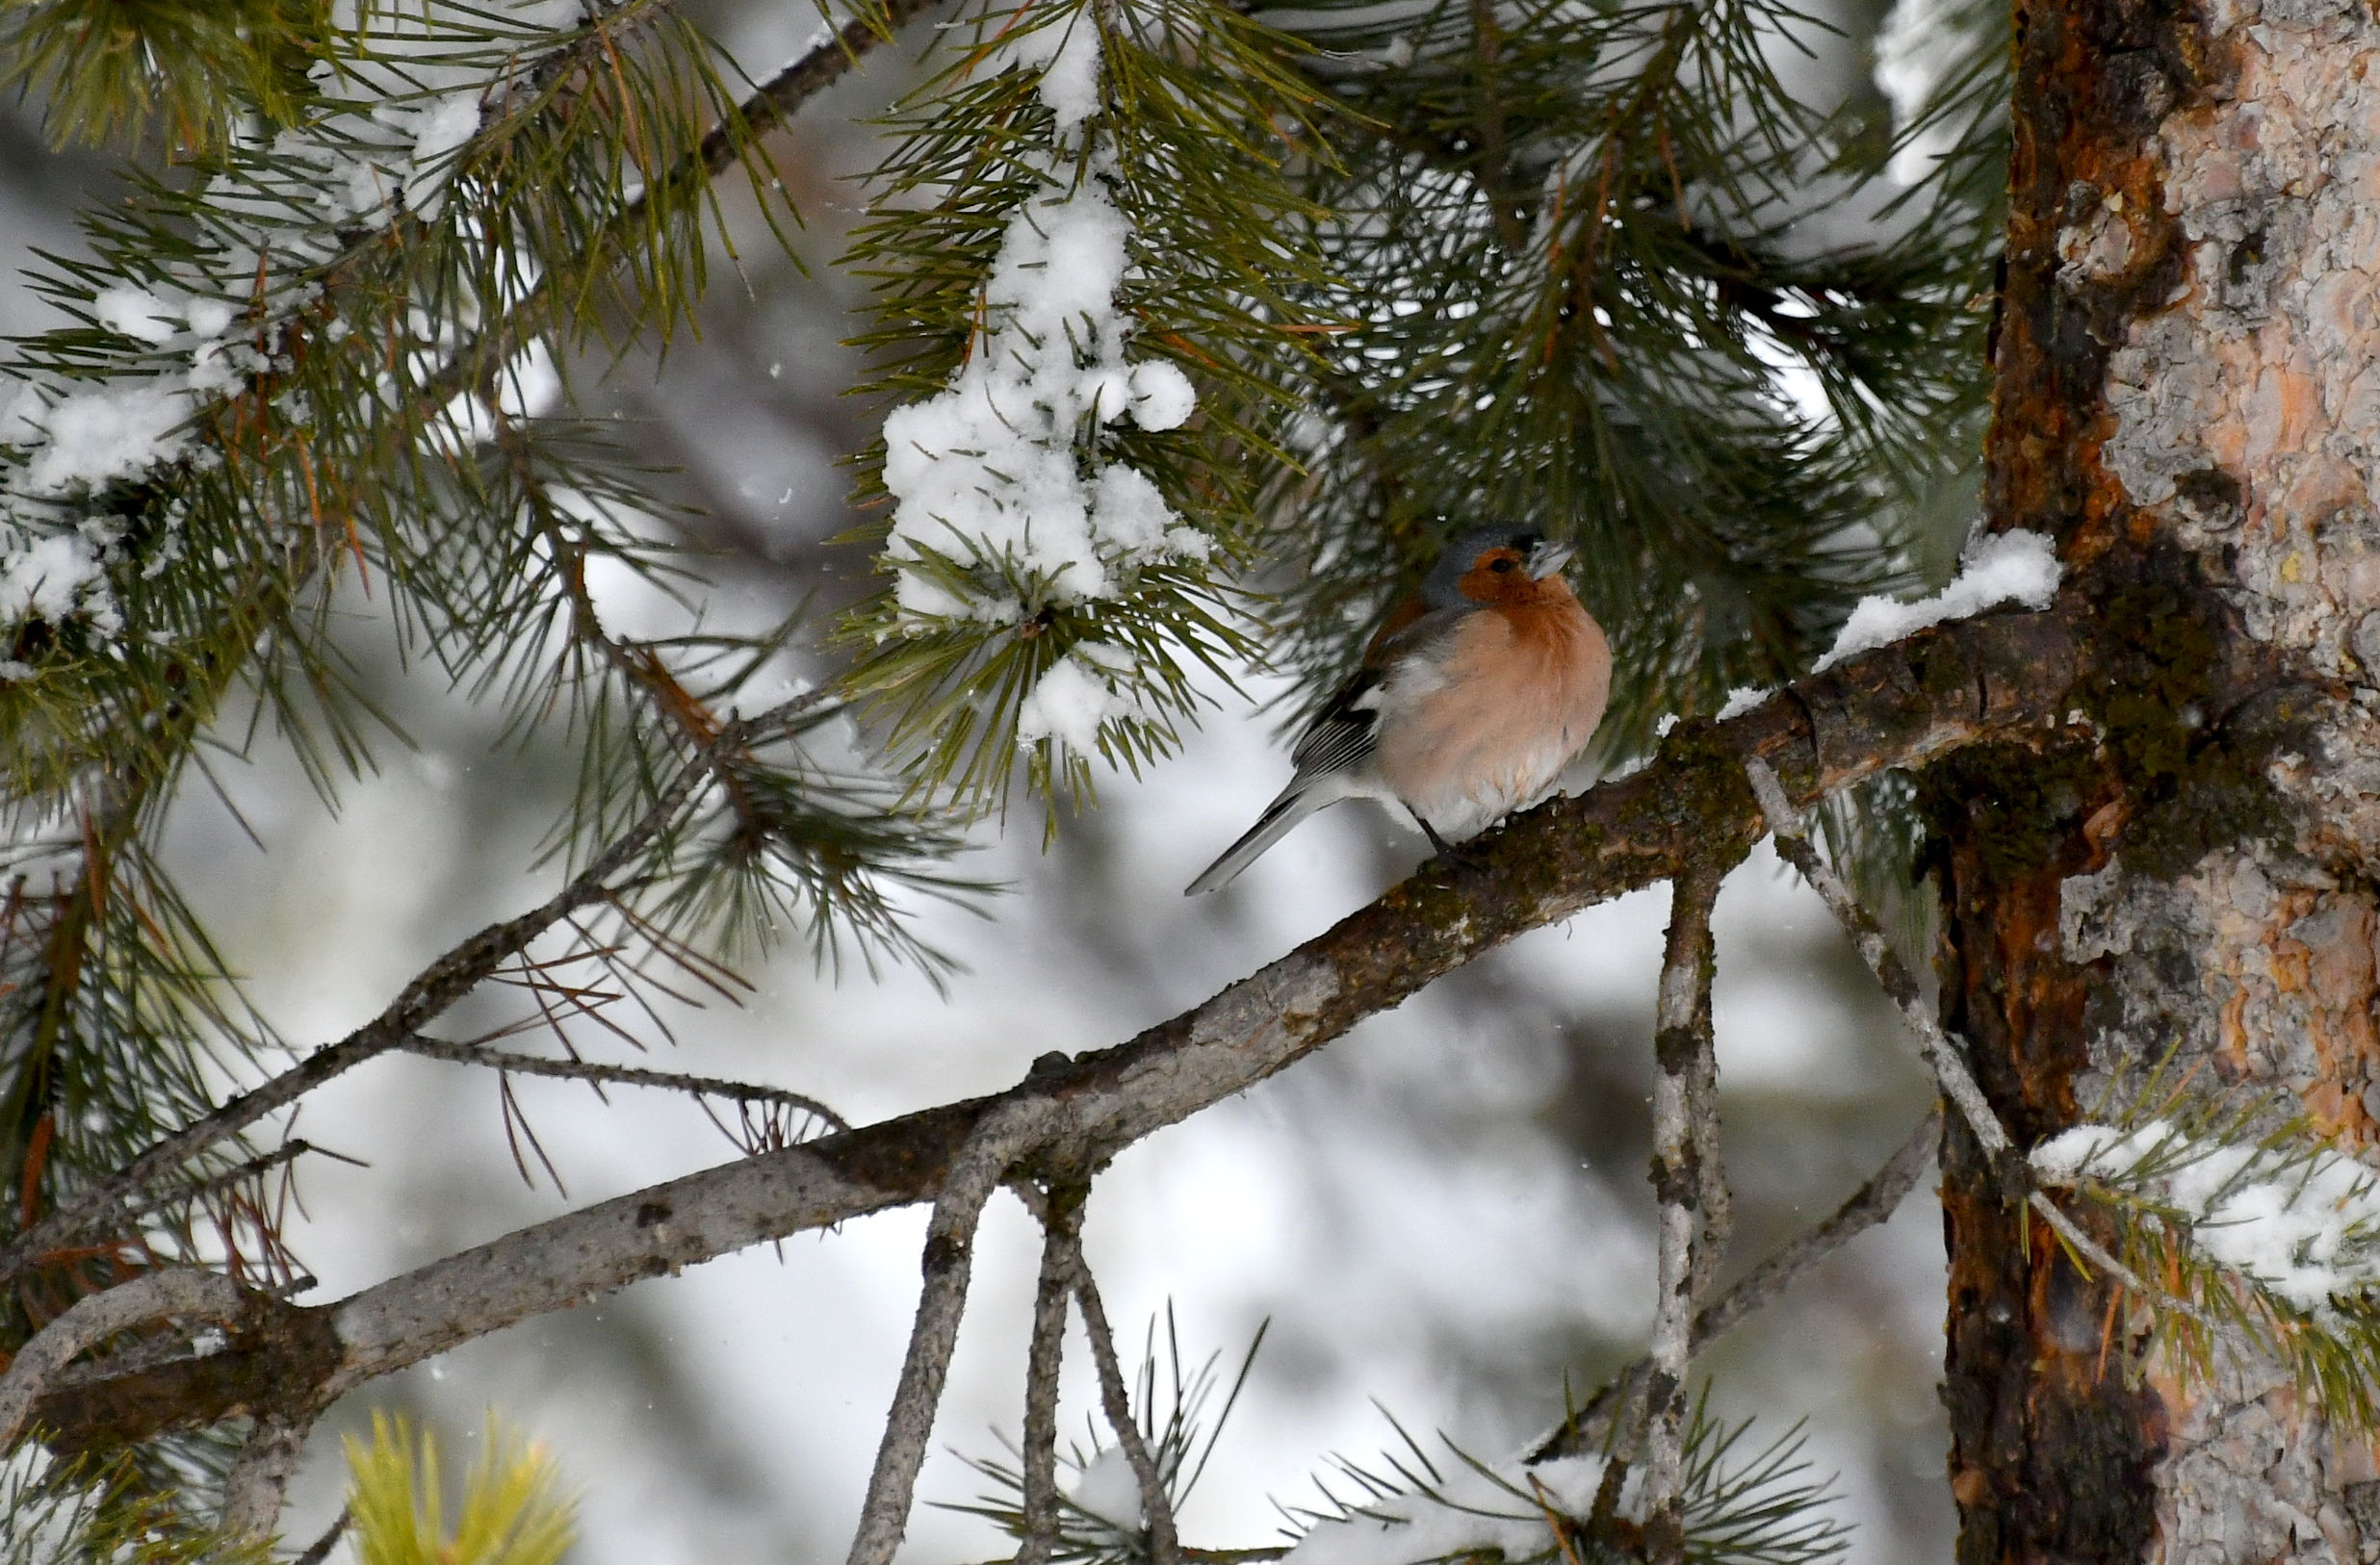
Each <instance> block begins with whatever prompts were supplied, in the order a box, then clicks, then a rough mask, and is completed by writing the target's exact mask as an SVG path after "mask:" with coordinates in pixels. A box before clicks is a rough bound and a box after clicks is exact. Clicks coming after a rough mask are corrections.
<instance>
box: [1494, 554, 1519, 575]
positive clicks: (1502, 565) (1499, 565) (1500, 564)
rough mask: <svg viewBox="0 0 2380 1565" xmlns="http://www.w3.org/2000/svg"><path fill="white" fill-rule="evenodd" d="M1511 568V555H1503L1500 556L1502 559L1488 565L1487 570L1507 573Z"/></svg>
mask: <svg viewBox="0 0 2380 1565" xmlns="http://www.w3.org/2000/svg"><path fill="white" fill-rule="evenodd" d="M1512 568H1513V560H1512V556H1511V555H1509V554H1508V555H1504V556H1502V557H1500V558H1498V559H1497V560H1495V561H1494V562H1493V563H1492V564H1490V565H1489V566H1488V569H1489V570H1490V571H1509V570H1511V569H1512Z"/></svg>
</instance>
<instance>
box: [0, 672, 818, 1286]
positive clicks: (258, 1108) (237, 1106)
mask: <svg viewBox="0 0 2380 1565" xmlns="http://www.w3.org/2000/svg"><path fill="white" fill-rule="evenodd" d="M819 699H821V698H820V697H819V696H818V695H817V694H815V693H814V694H811V695H805V696H799V697H796V698H794V699H793V700H792V701H790V702H788V703H786V704H784V705H783V706H779V707H777V708H775V709H774V710H772V711H771V712H768V713H764V714H763V715H762V716H761V717H758V718H755V719H753V720H751V721H750V722H749V723H746V724H738V725H732V726H731V727H730V729H729V730H727V731H723V732H722V734H721V740H722V741H723V742H725V741H734V742H741V741H742V740H743V739H744V738H745V737H747V736H749V735H753V734H758V733H762V732H765V731H768V729H769V728H770V727H772V726H773V725H775V724H777V723H780V722H783V721H784V720H786V719H788V718H789V717H790V716H792V715H794V714H796V713H798V712H799V711H801V710H803V709H805V708H807V707H808V706H812V705H814V704H815V702H816V701H817V700H819ZM708 775H709V766H708V763H707V760H697V761H696V762H694V763H693V764H691V765H688V766H686V768H684V769H683V770H682V771H681V772H680V774H679V776H678V778H677V780H676V781H675V782H672V783H671V784H670V785H669V786H668V787H667V788H665V789H663V790H662V792H661V795H660V798H659V799H657V800H656V801H655V803H654V806H653V808H651V809H649V810H647V811H646V813H645V815H644V817H643V818H642V819H641V820H640V821H638V822H637V823H636V825H635V826H634V828H632V829H631V830H630V831H629V832H627V833H625V834H623V835H621V836H620V837H619V838H618V839H616V840H615V841H614V842H612V843H611V845H610V846H609V847H608V848H607V849H606V850H605V851H604V852H603V853H601V854H599V855H597V856H596V857H595V859H593V860H592V861H590V862H589V863H588V864H587V866H586V867H585V868H584V869H582V870H581V871H580V872H579V873H578V874H577V875H575V876H573V877H572V878H571V880H570V881H569V882H568V883H567V884H565V885H563V887H562V888H561V889H560V890H559V891H557V892H556V893H555V894H554V895H553V896H552V897H550V898H548V899H547V900H546V902H545V903H544V904H543V905H542V906H540V907H538V908H536V909H534V910H532V911H530V912H527V913H524V914H522V915H520V916H519V917H516V918H511V919H507V920H505V921H504V922H503V923H500V924H491V925H489V926H488V927H487V928H485V929H483V930H481V931H479V933H478V934H476V935H474V936H471V937H470V938H468V939H466V940H464V941H462V942H461V943H460V944H458V945H456V946H454V947H453V949H452V950H450V951H448V952H447V953H446V954H445V955H444V956H442V957H440V958H439V959H438V960H437V961H436V962H432V963H431V964H430V965H429V966H428V967H427V968H425V969H424V970H423V971H422V973H421V974H420V975H419V976H418V977H416V978H415V979H414V980H413V981H412V982H411V983H410V984H408V985H406V986H405V988H404V991H403V992H402V993H401V994H399V995H398V996H397V998H396V999H395V1000H394V1001H392V1002H391V1003H390V1004H389V1006H388V1008H387V1009H386V1010H384V1011H382V1012H381V1013H380V1014H379V1015H377V1016H375V1018H373V1019H372V1020H371V1021H369V1022H367V1023H365V1024H364V1025H363V1026H362V1027H360V1028H358V1029H356V1030H355V1031H354V1032H352V1033H350V1034H349V1035H348V1036H347V1037H346V1038H344V1039H340V1040H339V1041H338V1042H336V1043H329V1044H325V1045H323V1047H322V1048H320V1049H317V1050H316V1051H315V1052H314V1053H313V1054H311V1055H309V1056H307V1058H306V1060H305V1061H304V1063H303V1064H301V1065H298V1066H297V1067H296V1068H294V1069H292V1070H288V1071H285V1072H283V1073H282V1074H281V1075H279V1076H276V1077H274V1078H272V1080H271V1081H268V1082H266V1083H264V1084H263V1085H261V1086H259V1087H256V1088H252V1089H250V1090H248V1091H246V1092H245V1093H242V1094H241V1095H240V1096H239V1097H236V1098H234V1099H232V1100H231V1101H230V1102H229V1103H226V1104H224V1105H223V1106H222V1107H221V1108H220V1109H217V1110H215V1111H214V1112H213V1113H211V1114H207V1115H204V1116H200V1117H199V1118H198V1119H196V1120H194V1121H193V1122H192V1123H191V1124H189V1125H186V1126H184V1127H183V1128H182V1129H181V1130H178V1131H176V1132H174V1133H173V1134H172V1135H170V1136H168V1137H167V1138H166V1139H165V1140H163V1141H161V1142H158V1143H156V1144H155V1145H153V1146H151V1147H150V1148H149V1149H148V1150H146V1151H144V1152H142V1154H141V1155H140V1156H138V1157H136V1158H134V1159H133V1160H132V1161H131V1162H129V1163H128V1164H126V1165H125V1166H124V1167H122V1168H121V1169H119V1170H117V1171H116V1173H114V1174H112V1175H110V1176H109V1177H107V1178H106V1179H103V1180H99V1181H97V1182H95V1183H94V1184H92V1185H91V1186H90V1187H88V1188H87V1189H85V1190H83V1191H81V1192H78V1193H76V1195H75V1196H74V1197H73V1198H72V1199H71V1200H69V1201H67V1202H65V1203H63V1204H62V1205H61V1206H60V1207H59V1208H58V1210H56V1211H55V1212H53V1213H51V1214H50V1215H49V1216H48V1217H46V1218H44V1219H41V1220H40V1221H39V1222H38V1223H36V1224H34V1225H33V1226H31V1227H29V1228H27V1229H26V1230H25V1231H24V1232H23V1233H21V1234H19V1235H18V1236H17V1237H16V1238H15V1239H14V1240H13V1241H12V1242H11V1243H10V1244H8V1245H7V1246H6V1247H5V1248H0V1279H6V1278H11V1277H14V1276H16V1275H18V1274H20V1273H21V1272H22V1271H23V1270H25V1269H26V1268H27V1267H29V1266H33V1265H37V1264H39V1258H40V1257H41V1256H42V1255H44V1254H45V1253H47V1252H48V1251H50V1250H53V1249H55V1248H58V1247H59V1246H61V1245H63V1244H69V1243H71V1242H73V1241H74V1240H75V1239H77V1238H78V1237H81V1236H82V1235H83V1234H85V1233H87V1232H89V1231H90V1226H91V1223H92V1221H93V1219H96V1218H98V1217H99V1215H100V1214H103V1213H110V1214H112V1212H113V1209H114V1208H116V1207H117V1206H119V1205H121V1203H123V1202H124V1201H125V1200H126V1199H127V1198H128V1197H131V1196H134V1195H136V1194H137V1193H140V1192H141V1191H142V1190H143V1189H145V1188H147V1187H148V1186H149V1185H151V1184H153V1183H155V1182H156V1181H157V1180H158V1179H160V1178H162V1177H164V1176H165V1175H166V1174H168V1173H169V1172H171V1171H172V1170H173V1169H175V1168H178V1167H181V1166H182V1165H183V1164H185V1163H187V1162H188V1161H189V1160H190V1159H191V1158H193V1157H194V1156H196V1155H198V1154H199V1153H200V1152H203V1151H204V1150H206V1149H207V1148H208V1147H211V1146H214V1145H216V1144H218V1143H219V1142H223V1141H225V1140H227V1139H229V1138H231V1137H233V1136H236V1135H238V1134H239V1133H240V1132H241V1131H243V1130H246V1128H247V1127H248V1126H250V1125H253V1124H255V1123H256V1122H257V1121H258V1120H260V1119H262V1118H264V1117H265V1116H267V1115H270V1114H272V1113H273V1112H274V1111H276V1110H279V1109H283V1108H286V1107H288V1106H289V1105H290V1104H292V1103H295V1102H297V1101H298V1099H299V1098H301V1097H303V1096H304V1095H305V1094H306V1093H308V1092H310V1091H312V1090H314V1089H316V1088H318V1087H320V1086H322V1085H323V1083H324V1082H327V1081H329V1080H331V1079H332V1078H333V1077H335V1076H338V1075H340V1074H342V1073H344V1072H346V1071H348V1070H351V1069H353V1068H354V1067H355V1066H357V1065H362V1064H364V1063H365V1062H366V1061H368V1060H373V1059H376V1058H377V1057H379V1056H380V1055H382V1054H385V1053H387V1052H388V1051H390V1050H391V1049H398V1048H403V1047H405V1046H406V1045H407V1044H409V1043H410V1042H411V1041H412V1039H414V1038H415V1037H416V1036H417V1034H418V1031H419V1029H420V1028H421V1027H422V1026H423V1025H424V1024H425V1023H427V1022H428V1021H430V1020H432V1019H433V1018H435V1017H436V1016H438V1015H439V1014H441V1013H444V1012H445V1011H446V1010H447V1009H449V1008H450V1007H452V1006H453V1005H454V1004H455V1002H457V1001H459V1000H460V999H462V998H463V996H464V995H466V994H468V993H470V992H471V991H472V990H473V989H475V988H478V987H479V985H480V983H482V982H483V981H484V980H486V979H487V978H488V977H489V976H490V975H491V974H493V973H494V972H495V971H496V970H497V969H498V968H499V967H500V966H502V965H503V963H504V962H506V961H508V960H510V959H512V958H514V957H517V956H519V955H520V954H521V953H522V952H523V951H525V950H527V949H528V947H529V946H530V943H531V942H532V941H534V940H535V939H536V938H537V937H538V936H540V935H543V934H544V933H545V932H546V931H547V930H549V929H551V928H553V927H554V926H555V925H556V924H557V923H559V922H561V921H562V920H563V919H564V918H566V917H567V916H569V915H570V914H571V913H573V912H575V911H578V910H579V909H581V908H584V907H587V906H589V905H591V904H594V903H597V902H602V901H606V900H608V899H609V898H610V897H612V896H613V895H614V894H615V893H616V891H617V890H618V887H616V886H615V885H613V884H612V881H613V878H614V877H615V876H617V875H618V874H619V873H620V872H621V871H622V870H624V869H626V868H627V867H628V866H629V865H630V864H632V863H634V861H635V859H637V858H638V857H639V856H640V855H642V854H643V853H644V852H645V850H646V849H647V848H648V847H649V846H650V845H651V844H652V843H653V841H654V840H655V839H656V838H657V837H659V836H660V834H661V833H662V832H663V831H664V830H665V829H666V827H667V826H668V824H669V822H670V821H671V819H672V818H673V817H674V816H675V815H676V814H677V813H678V811H679V810H680V809H681V808H684V807H685V805H686V801H687V800H688V799H689V798H691V797H692V796H693V794H694V792H695V789H696V787H697V785H698V784H699V783H700V782H701V781H702V780H703V778H705V777H706V776H708Z"/></svg>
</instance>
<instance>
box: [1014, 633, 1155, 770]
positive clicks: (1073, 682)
mask: <svg viewBox="0 0 2380 1565" xmlns="http://www.w3.org/2000/svg"><path fill="white" fill-rule="evenodd" d="M1107 654H1122V656H1123V658H1124V666H1125V667H1126V668H1128V667H1129V666H1130V654H1127V653H1124V652H1123V649H1121V648H1113V649H1108V650H1107ZM1107 654H1102V652H1101V650H1100V648H1099V644H1098V643H1095V642H1084V643H1082V644H1080V645H1078V646H1076V647H1074V649H1073V650H1072V651H1070V652H1068V653H1067V654H1066V655H1065V656H1064V657H1061V658H1059V659H1058V660H1057V661H1056V662H1054V663H1052V664H1050V665H1049V668H1048V671H1047V672H1046V673H1044V674H1043V675H1042V677H1041V678H1040V679H1039V680H1036V681H1035V682H1034V685H1033V688H1032V689H1031V690H1030V691H1029V692H1027V693H1026V695H1025V698H1024V700H1023V702H1022V703H1021V704H1020V705H1019V706H1018V708H1017V737H1018V738H1019V739H1020V740H1021V741H1023V742H1026V743H1030V742H1031V741H1033V740H1035V739H1056V740H1059V741H1061V742H1062V743H1064V744H1067V745H1069V746H1071V747H1073V748H1074V749H1075V750H1080V751H1088V750H1090V749H1092V748H1094V747H1095V746H1096V745H1097V744H1098V743H1099V725H1100V724H1101V723H1104V722H1106V721H1108V720H1109V719H1111V718H1116V717H1127V716H1129V715H1131V714H1132V712H1133V711H1134V710H1135V709H1136V708H1135V706H1134V705H1133V703H1132V702H1130V701H1129V700H1127V699H1126V698H1125V697H1124V696H1121V695H1119V694H1117V692H1116V690H1115V687H1114V685H1113V684H1112V683H1111V682H1110V675H1108V674H1104V673H1102V672H1100V671H1099V664H1102V663H1106V662H1107V661H1108V655H1107Z"/></svg>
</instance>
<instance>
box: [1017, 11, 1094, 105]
mask: <svg viewBox="0 0 2380 1565" xmlns="http://www.w3.org/2000/svg"><path fill="white" fill-rule="evenodd" d="M1010 66H1018V67H1022V68H1023V69H1026V70H1038V71H1040V72H1041V84H1040V89H1039V90H1040V92H1041V100H1042V102H1043V103H1045V104H1047V105H1048V107H1049V112H1050V113H1051V114H1054V115H1057V116H1058V129H1059V131H1060V132H1065V131H1071V130H1073V129H1074V127H1075V126H1077V125H1079V124H1081V123H1082V122H1083V121H1084V120H1086V119H1088V118H1090V117H1091V116H1092V115H1095V114H1098V113H1099V19H1098V18H1097V17H1096V16H1094V15H1092V14H1091V8H1090V7H1089V6H1082V7H1079V8H1077V9H1076V10H1075V11H1074V13H1073V14H1071V15H1069V16H1067V17H1065V18H1064V19H1063V20H1052V21H1048V22H1045V23H1044V24H1043V25H1041V26H1039V27H1034V28H1026V27H1023V26H1021V25H1020V26H1017V27H1016V29H1015V31H1013V32H1012V33H1011V34H1010V35H1009V37H1008V38H1006V39H1004V40H1003V41H1002V42H1001V44H1000V47H999V51H998V53H997V54H996V56H995V57H994V60H993V68H995V69H1005V68H1007V67H1010Z"/></svg>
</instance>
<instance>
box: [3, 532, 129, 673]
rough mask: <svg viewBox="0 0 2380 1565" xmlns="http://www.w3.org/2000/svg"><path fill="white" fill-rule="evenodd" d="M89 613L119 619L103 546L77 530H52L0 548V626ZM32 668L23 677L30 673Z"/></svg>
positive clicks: (103, 619) (108, 619) (104, 622)
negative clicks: (110, 588)
mask: <svg viewBox="0 0 2380 1565" xmlns="http://www.w3.org/2000/svg"><path fill="white" fill-rule="evenodd" d="M77 614H89V615H91V617H92V618H93V619H94V620H96V621H98V622H100V623H101V624H102V625H103V627H104V626H113V625H114V624H115V623H116V611H115V603H114V600H113V599H112V598H111V597H110V596H109V594H108V585H107V560H106V556H105V554H104V553H103V552H102V550H101V546H100V545H99V544H98V543H96V542H94V541H93V540H91V539H90V538H86V537H84V536H83V535H82V534H81V533H79V532H59V533H52V534H50V535H49V536H47V537H36V538H29V539H24V540H21V541H16V542H13V543H12V544H11V545H10V546H9V547H6V548H5V549H0V625H14V624H16V623H17V622H19V621H22V620H27V619H40V620H47V621H50V622H52V623H56V622H58V621H62V620H65V619H69V618H71V617H73V616H75V615H77ZM31 674H32V670H30V669H28V670H27V671H26V673H25V676H22V677H30V676H31Z"/></svg>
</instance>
